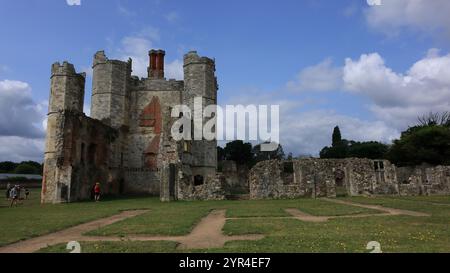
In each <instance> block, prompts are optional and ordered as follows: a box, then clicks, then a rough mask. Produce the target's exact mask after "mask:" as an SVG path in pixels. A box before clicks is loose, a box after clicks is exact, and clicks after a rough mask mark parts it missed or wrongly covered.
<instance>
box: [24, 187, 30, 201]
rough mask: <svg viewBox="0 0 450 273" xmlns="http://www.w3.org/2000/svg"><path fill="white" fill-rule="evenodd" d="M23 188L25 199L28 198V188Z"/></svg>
mask: <svg viewBox="0 0 450 273" xmlns="http://www.w3.org/2000/svg"><path fill="white" fill-rule="evenodd" d="M24 190H25V200H28V195H30V191H29V190H28V188H24Z"/></svg>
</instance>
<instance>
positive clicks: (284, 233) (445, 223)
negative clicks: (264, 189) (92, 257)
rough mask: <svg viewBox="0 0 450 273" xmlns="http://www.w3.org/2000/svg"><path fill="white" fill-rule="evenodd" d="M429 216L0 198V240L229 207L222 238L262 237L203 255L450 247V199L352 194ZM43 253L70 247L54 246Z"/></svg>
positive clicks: (138, 247)
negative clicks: (133, 213) (126, 215)
mask: <svg viewBox="0 0 450 273" xmlns="http://www.w3.org/2000/svg"><path fill="white" fill-rule="evenodd" d="M343 200H350V201H354V202H360V203H366V204H379V205H384V206H387V207H392V208H399V209H408V210H414V211H420V212H426V213H429V214H431V215H432V216H431V217H411V216H377V217H365V218H338V219H331V220H330V221H328V222H325V223H310V222H302V221H299V220H296V219H289V218H275V217H285V216H289V215H288V214H287V213H286V212H285V211H284V209H286V208H298V209H300V210H302V211H304V212H307V213H309V214H312V215H317V216H327V215H329V216H338V215H354V214H361V213H363V214H376V213H379V212H378V211H373V210H369V209H364V208H359V207H354V206H347V205H340V204H334V203H330V202H327V201H324V200H313V199H296V200H263V201H216V202H213V201H204V202H201V201H198V202H172V203H161V202H159V200H158V198H124V199H115V200H105V201H102V202H100V203H92V202H84V203H74V204H61V205H45V206H41V205H40V204H39V200H38V193H36V192H32V199H31V200H28V201H26V202H25V203H24V204H23V205H21V206H19V207H17V208H12V209H10V208H8V207H6V206H5V205H6V202H5V201H3V203H0V225H1V227H2V232H1V233H0V245H5V244H8V243H11V242H14V241H18V240H22V239H26V238H30V237H33V236H37V235H42V234H46V233H49V232H53V231H56V230H61V229H64V228H66V227H69V226H73V225H76V224H79V223H82V222H87V221H91V220H94V219H98V218H101V217H106V216H110V215H113V214H116V213H118V212H119V211H120V210H128V209H142V208H147V209H150V211H149V212H148V213H146V214H143V215H140V216H137V217H134V218H130V219H127V220H124V221H121V222H117V223H115V224H112V225H110V226H106V227H103V228H100V229H98V230H95V231H92V232H90V233H89V234H88V235H100V236H101V235H119V236H124V235H127V234H147V235H184V234H188V233H189V232H190V231H191V230H192V228H193V227H194V226H195V224H196V223H198V222H199V221H200V219H201V218H202V217H204V216H205V215H207V214H208V213H209V212H210V211H211V210H213V209H226V210H227V217H229V218H242V219H230V220H227V222H226V224H225V226H224V229H223V232H224V233H225V234H227V235H242V234H264V235H265V238H264V239H262V240H259V241H231V242H228V243H227V244H226V245H225V246H224V247H223V248H220V249H208V250H200V251H201V252H205V251H207V252H253V253H254V252H368V250H366V245H367V243H368V242H370V241H378V242H380V244H381V248H382V250H383V251H384V252H450V206H447V204H448V205H450V197H379V198H378V197H377V198H365V197H352V198H343ZM81 245H82V251H83V252H177V251H178V250H177V249H176V243H175V242H168V241H159V242H129V241H123V242H89V243H87V242H81ZM42 251H43V252H67V250H65V245H57V246H53V247H49V248H47V249H44V250H42Z"/></svg>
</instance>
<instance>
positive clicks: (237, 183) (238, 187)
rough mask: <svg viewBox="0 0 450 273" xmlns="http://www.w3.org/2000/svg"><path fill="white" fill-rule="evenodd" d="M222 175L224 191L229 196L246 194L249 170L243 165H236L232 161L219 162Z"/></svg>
mask: <svg viewBox="0 0 450 273" xmlns="http://www.w3.org/2000/svg"><path fill="white" fill-rule="evenodd" d="M221 167H222V171H221V173H222V175H223V177H224V179H225V182H226V184H225V189H226V191H227V192H228V193H229V194H233V193H248V189H249V184H248V174H249V171H250V170H249V169H248V167H247V165H245V164H237V163H236V162H234V161H232V160H224V161H222V162H221Z"/></svg>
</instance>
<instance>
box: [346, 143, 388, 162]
mask: <svg viewBox="0 0 450 273" xmlns="http://www.w3.org/2000/svg"><path fill="white" fill-rule="evenodd" d="M388 150H389V146H388V145H386V144H383V143H380V142H376V141H369V142H352V143H351V144H350V146H349V147H348V152H347V155H348V157H357V158H370V159H385V158H386V153H387V152H388Z"/></svg>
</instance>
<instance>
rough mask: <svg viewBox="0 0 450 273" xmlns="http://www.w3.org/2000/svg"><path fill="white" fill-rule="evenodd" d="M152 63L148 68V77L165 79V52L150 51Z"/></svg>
mask: <svg viewBox="0 0 450 273" xmlns="http://www.w3.org/2000/svg"><path fill="white" fill-rule="evenodd" d="M148 55H149V57H150V63H149V67H148V77H149V78H150V79H164V56H165V55H166V52H165V51H164V50H154V49H152V50H150V51H149V52H148Z"/></svg>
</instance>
